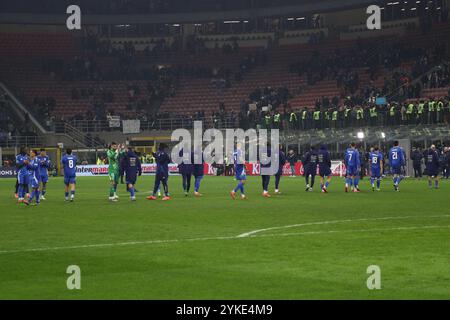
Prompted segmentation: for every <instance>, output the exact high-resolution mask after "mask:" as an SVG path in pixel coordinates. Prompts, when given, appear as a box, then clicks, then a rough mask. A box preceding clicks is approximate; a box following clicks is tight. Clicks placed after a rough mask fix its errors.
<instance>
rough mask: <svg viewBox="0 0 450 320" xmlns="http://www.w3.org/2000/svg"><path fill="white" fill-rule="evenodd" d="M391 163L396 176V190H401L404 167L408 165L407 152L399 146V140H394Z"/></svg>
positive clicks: (390, 153)
mask: <svg viewBox="0 0 450 320" xmlns="http://www.w3.org/2000/svg"><path fill="white" fill-rule="evenodd" d="M389 165H390V167H391V173H392V174H393V176H394V177H393V182H394V190H395V191H399V184H400V181H401V180H402V168H403V167H404V166H405V165H406V159H405V152H404V151H403V149H402V148H401V147H400V146H399V143H398V141H394V146H393V147H392V148H391V150H389Z"/></svg>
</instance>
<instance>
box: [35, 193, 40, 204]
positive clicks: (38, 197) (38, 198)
mask: <svg viewBox="0 0 450 320" xmlns="http://www.w3.org/2000/svg"><path fill="white" fill-rule="evenodd" d="M40 200H41V199H40V192H39V190H36V203H39V202H40Z"/></svg>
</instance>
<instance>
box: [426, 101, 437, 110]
mask: <svg viewBox="0 0 450 320" xmlns="http://www.w3.org/2000/svg"><path fill="white" fill-rule="evenodd" d="M435 104H436V101H430V102H428V111H431V112H432V111H434V105H435Z"/></svg>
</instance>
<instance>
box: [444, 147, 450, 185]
mask: <svg viewBox="0 0 450 320" xmlns="http://www.w3.org/2000/svg"><path fill="white" fill-rule="evenodd" d="M449 176H450V147H447V148H446V150H445V174H444V178H445V179H448V177H449Z"/></svg>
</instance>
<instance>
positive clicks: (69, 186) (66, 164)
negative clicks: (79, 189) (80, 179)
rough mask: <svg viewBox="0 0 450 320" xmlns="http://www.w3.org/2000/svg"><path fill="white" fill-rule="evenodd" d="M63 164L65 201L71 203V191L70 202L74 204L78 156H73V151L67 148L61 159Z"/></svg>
mask: <svg viewBox="0 0 450 320" xmlns="http://www.w3.org/2000/svg"><path fill="white" fill-rule="evenodd" d="M61 164H62V167H63V170H64V185H65V200H66V201H69V190H70V202H73V201H74V200H75V185H76V182H77V181H76V180H77V178H76V176H77V156H76V155H74V154H72V149H70V148H67V150H66V154H65V155H64V156H63V157H62V159H61Z"/></svg>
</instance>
